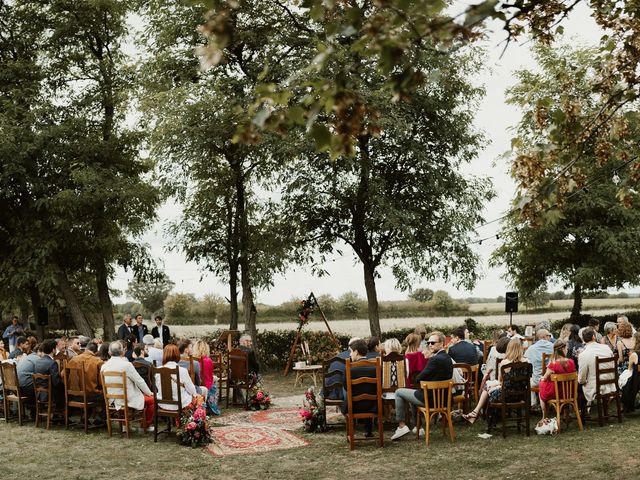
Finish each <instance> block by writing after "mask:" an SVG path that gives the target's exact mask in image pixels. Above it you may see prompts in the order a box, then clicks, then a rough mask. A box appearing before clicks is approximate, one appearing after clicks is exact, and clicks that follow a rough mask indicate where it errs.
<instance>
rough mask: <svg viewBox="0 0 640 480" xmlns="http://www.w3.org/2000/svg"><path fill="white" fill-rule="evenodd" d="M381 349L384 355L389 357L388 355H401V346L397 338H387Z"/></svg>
mask: <svg viewBox="0 0 640 480" xmlns="http://www.w3.org/2000/svg"><path fill="white" fill-rule="evenodd" d="M425 345H426V343H425ZM382 348H383V349H384V354H385V355H389V354H390V353H400V354H402V344H401V343H400V340H398V339H397V338H388V339H387V340H385V341H384V344H383V347H382Z"/></svg>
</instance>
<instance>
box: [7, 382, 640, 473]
mask: <svg viewBox="0 0 640 480" xmlns="http://www.w3.org/2000/svg"><path fill="white" fill-rule="evenodd" d="M265 386H266V387H267V388H268V389H269V390H271V392H272V394H273V395H274V396H276V401H277V395H279V394H280V395H292V394H295V393H299V394H302V391H303V389H302V388H297V389H293V387H292V386H293V377H291V376H290V377H288V378H283V377H281V376H279V375H278V376H274V375H268V376H266V381H265ZM223 413H224V412H223ZM536 420H537V419H536ZM223 421H224V416H223V417H220V418H217V419H216V420H215V423H218V424H220V423H223ZM455 431H456V436H457V438H456V443H454V444H452V443H450V442H449V440H448V439H446V438H445V437H443V436H442V433H441V431H440V430H437V431H435V432H434V433H433V436H432V442H431V446H430V447H429V448H428V449H427V448H426V446H425V444H424V441H422V440H420V441H418V440H415V439H414V437H413V436H407V437H405V438H404V439H402V440H401V441H398V442H391V441H390V440H389V438H390V436H391V433H392V426H389V427H388V428H387V431H386V432H385V436H386V440H385V446H384V448H383V449H379V448H378V447H376V446H374V445H373V444H372V443H365V444H359V445H358V446H357V447H356V450H355V451H354V452H350V451H349V449H348V446H347V443H346V441H345V439H344V436H343V430H331V431H330V432H327V433H323V434H305V433H302V432H300V433H299V435H300V436H302V437H303V438H305V439H306V440H307V441H308V442H309V445H308V446H306V447H302V448H298V449H292V450H281V451H273V452H268V453H263V454H260V455H251V456H233V457H225V458H217V457H214V456H212V455H210V454H209V453H208V452H207V451H205V450H203V449H191V448H188V447H181V446H179V445H177V444H176V443H175V438H174V437H171V438H167V437H165V436H163V437H162V438H161V440H159V442H158V443H157V444H154V443H153V437H152V436H151V435H147V436H146V437H145V436H143V435H142V434H134V436H133V438H132V439H131V440H127V439H126V438H120V437H119V436H114V437H113V438H109V437H108V436H107V435H106V433H104V432H93V433H90V434H89V435H85V434H84V433H83V432H82V431H81V430H69V431H66V430H64V428H61V427H53V428H52V430H51V431H45V430H44V429H38V430H36V429H35V427H34V426H33V423H29V424H26V425H25V426H23V427H19V426H18V425H17V423H16V422H11V423H10V424H9V425H6V424H4V422H0V439H1V441H0V445H1V447H2V475H1V477H0V478H2V479H3V480H17V479H28V478H33V479H43V480H46V479H60V478H64V479H65V480H75V479H77V480H86V479H102V478H104V479H112V478H124V479H130V478H144V479H150V478H158V479H160V478H163V479H171V480H174V479H175V480H193V479H203V480H206V479H229V480H232V479H242V480H253V479H261V480H270V479H283V480H289V479H291V480H293V479H304V480H310V479H313V480H315V479H331V480H334V479H336V478H341V477H344V475H345V473H346V472H349V473H354V474H355V472H357V476H358V477H361V478H376V479H386V478H397V477H399V476H404V477H406V476H415V475H428V476H429V478H438V477H440V478H448V479H474V480H475V479H496V478H505V479H523V478H540V479H547V478H552V479H556V478H557V479H560V478H580V477H589V478H596V479H597V478H607V479H609V480H611V479H622V478H625V479H631V478H635V476H636V475H637V471H638V467H639V466H640V458H639V457H638V454H637V453H638V447H637V439H638V438H640V416H636V417H631V418H627V419H625V420H624V422H623V423H622V424H621V425H618V424H612V425H610V426H607V427H604V428H598V427H595V426H589V427H587V428H586V430H585V431H584V432H579V431H578V430H577V428H576V427H575V425H574V424H572V425H571V426H570V428H569V430H567V431H563V432H562V433H561V434H560V435H557V436H555V437H548V436H544V437H543V436H537V435H535V433H533V432H532V436H531V437H529V438H527V437H526V436H524V434H522V435H519V434H517V433H516V432H515V431H510V432H509V435H508V437H507V439H506V440H504V439H502V437H500V436H497V435H496V436H494V437H492V438H490V439H488V440H484V439H481V438H478V436H477V435H478V434H479V433H483V432H484V431H485V427H484V423H483V422H482V421H479V422H478V423H476V424H475V425H473V426H471V427H470V426H467V425H461V424H456V425H455ZM408 437H410V438H408ZM409 472H412V473H409ZM416 472H418V473H416Z"/></svg>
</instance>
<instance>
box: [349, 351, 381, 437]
mask: <svg viewBox="0 0 640 480" xmlns="http://www.w3.org/2000/svg"><path fill="white" fill-rule="evenodd" d="M350 348H351V355H350V357H351V361H352V362H357V361H358V360H367V359H368V358H367V353H368V346H367V343H366V342H365V341H364V340H357V341H355V342H353V344H352V345H351V347H350ZM365 377H369V378H376V369H375V367H372V366H364V367H355V368H351V379H352V380H357V379H358V378H365ZM343 390H344V391H343V398H344V401H343V402H342V405H341V407H340V410H341V411H342V413H343V414H346V413H347V412H348V408H349V405H348V401H347V385H346V384H345V385H344V389H343ZM351 393H352V395H353V396H354V397H355V396H358V395H364V394H370V395H376V393H377V386H376V385H375V384H373V383H361V384H356V385H353V386H352V392H351ZM377 408H378V403H377V401H375V400H361V401H359V402H355V403H354V404H353V413H374V412H376V410H377ZM364 428H365V436H366V437H371V436H372V435H373V433H372V430H373V421H372V419H370V418H367V419H366V421H365V424H364Z"/></svg>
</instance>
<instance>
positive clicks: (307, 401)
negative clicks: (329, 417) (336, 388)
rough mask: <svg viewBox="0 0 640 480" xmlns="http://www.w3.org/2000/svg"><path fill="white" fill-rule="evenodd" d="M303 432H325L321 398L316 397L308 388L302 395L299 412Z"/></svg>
mask: <svg viewBox="0 0 640 480" xmlns="http://www.w3.org/2000/svg"><path fill="white" fill-rule="evenodd" d="M299 413H300V417H301V418H302V423H303V425H304V430H305V432H312V433H313V432H324V431H325V422H324V416H325V408H324V402H323V401H322V397H316V393H315V390H314V389H313V387H309V388H308V389H307V391H306V392H305V394H304V400H303V404H302V408H301V409H300V410H299Z"/></svg>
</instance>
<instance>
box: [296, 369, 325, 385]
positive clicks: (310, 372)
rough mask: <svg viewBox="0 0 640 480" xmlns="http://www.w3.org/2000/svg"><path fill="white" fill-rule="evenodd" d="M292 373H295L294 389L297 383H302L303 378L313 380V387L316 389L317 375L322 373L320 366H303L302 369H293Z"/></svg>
mask: <svg viewBox="0 0 640 480" xmlns="http://www.w3.org/2000/svg"><path fill="white" fill-rule="evenodd" d="M293 371H294V372H296V381H295V383H294V384H293V386H294V387H297V386H298V383H302V379H303V378H304V377H310V378H311V379H312V380H313V386H314V387H316V388H317V387H318V373H319V372H320V371H322V365H304V366H302V367H293Z"/></svg>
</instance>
